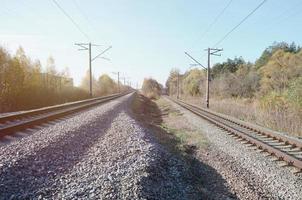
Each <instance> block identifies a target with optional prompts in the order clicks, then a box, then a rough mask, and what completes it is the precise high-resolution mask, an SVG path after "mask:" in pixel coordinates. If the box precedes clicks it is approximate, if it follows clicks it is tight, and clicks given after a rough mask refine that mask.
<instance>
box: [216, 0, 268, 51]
mask: <svg viewBox="0 0 302 200" xmlns="http://www.w3.org/2000/svg"><path fill="white" fill-rule="evenodd" d="M266 1H267V0H263V1H262V2H261V3H260V4H259V5H258V6H257V7H256V8H254V9H253V10H252V11H251V12H250V13H249V14H248V15H247V16H245V17H244V18H243V19H242V20H241V21H240V22H239V23H238V24H237V25H236V26H234V27H233V28H232V29H231V30H230V31H229V32H227V33H226V34H225V35H224V36H223V37H222V38H221V39H220V40H219V41H218V42H216V43H215V45H213V47H216V46H218V45H219V44H221V43H222V42H223V41H224V40H225V39H226V38H227V37H228V36H229V35H230V34H231V33H232V32H233V31H235V30H236V29H237V28H238V27H239V26H240V25H241V24H243V22H245V21H246V20H247V19H248V18H249V17H250V16H252V15H253V14H254V13H255V12H256V11H257V10H258V9H259V8H260V7H261V6H263V4H264V3H265V2H266Z"/></svg>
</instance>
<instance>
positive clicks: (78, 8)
mask: <svg viewBox="0 0 302 200" xmlns="http://www.w3.org/2000/svg"><path fill="white" fill-rule="evenodd" d="M72 2H73V4H74V5H75V7H76V8H77V10H78V11H79V12H80V14H81V15H82V17H83V18H84V19H85V20H86V21H87V22H88V24H89V26H90V27H91V28H92V29H93V31H94V32H95V33H97V31H96V29H95V28H94V26H92V23H91V21H90V19H89V18H88V16H87V15H86V13H85V12H84V11H83V10H82V9H81V7H80V5H79V4H78V2H77V1H76V0H73V1H72Z"/></svg>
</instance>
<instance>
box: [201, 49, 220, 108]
mask: <svg viewBox="0 0 302 200" xmlns="http://www.w3.org/2000/svg"><path fill="white" fill-rule="evenodd" d="M205 51H208V70H207V94H206V104H207V108H209V107H210V81H211V79H210V70H211V55H213V56H221V54H217V53H218V52H220V51H223V49H215V48H207V49H205Z"/></svg>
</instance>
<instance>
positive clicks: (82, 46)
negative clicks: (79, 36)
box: [75, 43, 89, 51]
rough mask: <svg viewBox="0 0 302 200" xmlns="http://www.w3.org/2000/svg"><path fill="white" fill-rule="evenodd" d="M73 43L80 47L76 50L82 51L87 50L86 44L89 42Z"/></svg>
mask: <svg viewBox="0 0 302 200" xmlns="http://www.w3.org/2000/svg"><path fill="white" fill-rule="evenodd" d="M75 45H77V46H79V47H81V48H82V49H78V50H79V51H82V50H88V47H86V46H87V45H89V44H88V43H75Z"/></svg>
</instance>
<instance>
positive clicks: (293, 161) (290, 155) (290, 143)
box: [168, 97, 302, 172]
mask: <svg viewBox="0 0 302 200" xmlns="http://www.w3.org/2000/svg"><path fill="white" fill-rule="evenodd" d="M168 98H169V99H170V100H172V101H173V102H175V103H176V104H178V105H180V106H181V107H183V108H185V109H187V110H189V111H191V112H192V113H194V114H196V115H197V116H199V117H202V118H203V119H206V120H207V121H209V122H211V123H213V124H215V125H216V126H218V127H219V128H221V129H223V130H225V131H227V132H228V133H229V134H231V135H234V136H236V137H238V138H240V139H241V140H243V141H246V143H247V144H251V145H253V146H256V147H257V148H258V149H260V150H262V151H264V152H268V153H269V154H271V155H273V156H275V157H277V158H278V160H280V161H285V162H286V163H287V164H288V165H290V166H294V167H296V168H297V169H298V170H299V172H301V171H302V142H301V141H299V140H297V139H295V138H291V137H287V136H285V135H282V134H280V133H278V132H275V131H272V130H269V129H266V128H263V127H260V126H257V125H253V124H250V123H247V122H244V121H241V120H239V119H235V118H233V117H230V116H226V115H223V114H220V113H216V112H213V111H211V110H207V109H203V108H200V107H198V106H196V105H192V104H188V103H186V102H184V101H181V100H176V99H173V98H170V97H168Z"/></svg>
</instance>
